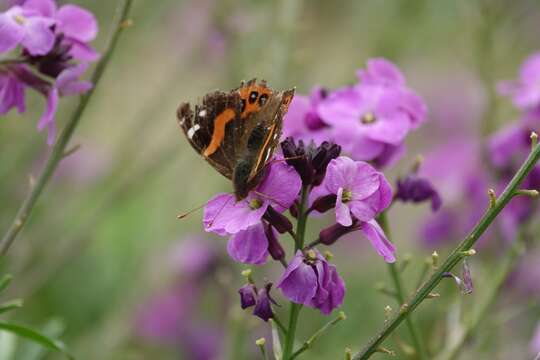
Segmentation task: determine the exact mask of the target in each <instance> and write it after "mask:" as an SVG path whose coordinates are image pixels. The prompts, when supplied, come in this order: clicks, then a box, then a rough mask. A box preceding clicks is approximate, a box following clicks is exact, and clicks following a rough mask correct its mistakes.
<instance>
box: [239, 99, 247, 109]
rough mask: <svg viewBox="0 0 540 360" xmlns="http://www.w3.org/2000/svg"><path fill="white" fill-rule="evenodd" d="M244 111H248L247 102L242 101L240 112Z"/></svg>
mask: <svg viewBox="0 0 540 360" xmlns="http://www.w3.org/2000/svg"><path fill="white" fill-rule="evenodd" d="M244 110H246V100H245V99H242V100H241V105H240V112H244Z"/></svg>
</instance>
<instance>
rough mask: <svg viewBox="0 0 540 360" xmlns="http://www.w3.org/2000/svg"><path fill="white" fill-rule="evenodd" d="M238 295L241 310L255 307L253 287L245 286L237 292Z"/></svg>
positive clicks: (251, 285)
mask: <svg viewBox="0 0 540 360" xmlns="http://www.w3.org/2000/svg"><path fill="white" fill-rule="evenodd" d="M238 293H239V294H240V306H241V307H242V309H247V308H248V307H251V306H253V305H255V303H256V300H255V285H253V284H246V285H244V286H242V287H241V288H240V290H238Z"/></svg>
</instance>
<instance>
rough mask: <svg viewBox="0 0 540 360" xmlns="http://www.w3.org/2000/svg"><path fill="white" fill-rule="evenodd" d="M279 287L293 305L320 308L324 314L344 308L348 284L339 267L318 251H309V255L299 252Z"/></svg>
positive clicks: (282, 277)
mask: <svg viewBox="0 0 540 360" xmlns="http://www.w3.org/2000/svg"><path fill="white" fill-rule="evenodd" d="M277 287H278V288H280V289H281V291H282V292H283V295H284V296H285V297H286V298H288V299H289V300H291V301H292V302H295V303H297V304H304V305H306V306H309V307H313V308H317V309H319V310H320V311H321V312H322V313H323V314H330V313H331V312H332V310H333V309H335V308H337V307H338V306H340V305H341V304H342V303H343V298H344V296H345V283H344V282H343V280H342V279H341V277H340V276H339V275H338V273H337V270H336V267H335V266H334V265H332V264H330V263H328V261H327V260H326V259H325V258H324V257H323V256H322V255H321V254H320V253H319V252H318V251H317V250H308V251H307V253H306V254H305V255H304V254H303V253H302V252H301V251H300V250H299V251H298V252H297V253H296V255H295V257H294V258H293V260H292V261H291V262H290V264H289V266H288V267H287V269H286V271H285V273H284V274H283V275H282V276H281V279H280V280H279V283H278V285H277Z"/></svg>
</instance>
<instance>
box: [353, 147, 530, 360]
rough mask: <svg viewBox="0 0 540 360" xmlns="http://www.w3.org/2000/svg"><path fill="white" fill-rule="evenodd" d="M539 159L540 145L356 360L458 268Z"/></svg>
mask: <svg viewBox="0 0 540 360" xmlns="http://www.w3.org/2000/svg"><path fill="white" fill-rule="evenodd" d="M539 158H540V145H536V146H535V147H534V149H533V150H532V151H531V153H530V154H529V156H528V157H527V159H526V160H525V162H524V163H523V165H522V166H521V167H520V168H519V170H518V172H517V173H516V174H515V175H514V177H513V178H512V180H511V181H510V183H509V184H508V185H507V186H506V188H505V190H504V191H503V193H502V194H501V196H500V197H499V198H498V199H497V201H495V204H494V205H493V206H491V207H489V209H488V210H487V211H486V212H485V213H484V215H483V216H482V218H481V219H480V220H479V222H478V223H477V224H476V226H475V227H474V229H473V230H472V231H471V233H470V234H469V236H467V237H466V238H465V239H464V240H463V241H462V242H461V243H460V244H459V245H458V246H457V247H456V248H455V249H454V251H452V253H451V254H450V255H449V256H448V257H447V258H446V260H445V261H444V263H443V264H442V265H441V266H440V268H439V269H438V270H437V271H436V272H434V273H433V275H431V277H430V278H429V279H428V280H427V282H426V283H424V285H423V286H422V287H420V288H419V289H418V290H417V291H416V293H415V294H414V296H413V297H412V299H411V300H410V301H409V302H408V303H405V304H404V305H403V306H402V307H401V311H400V312H399V313H398V314H397V315H396V316H395V317H394V318H393V319H392V320H390V321H388V322H387V323H386V324H385V326H384V328H383V329H382V330H381V331H380V332H379V333H378V334H377V335H376V336H375V337H374V338H373V339H371V341H370V342H369V343H368V345H367V346H366V347H365V348H364V349H363V350H362V351H361V352H359V353H358V354H356V355H355V356H354V359H355V360H365V359H369V358H370V357H371V355H373V353H375V352H376V351H377V349H378V348H379V347H380V345H381V344H382V342H383V341H384V340H385V339H386V338H387V337H388V336H389V335H390V334H391V333H392V332H393V331H394V330H395V329H396V328H397V327H398V326H399V325H400V324H401V322H403V321H404V320H405V319H406V318H407V317H408V316H409V314H411V313H412V312H413V311H414V310H415V309H416V308H417V307H418V306H419V305H420V304H421V303H422V301H424V300H425V299H426V298H427V297H428V295H429V293H430V292H431V291H432V290H433V289H434V288H435V287H436V286H437V285H438V284H439V282H440V281H441V279H442V274H443V273H445V272H447V271H451V270H452V268H453V267H454V266H455V265H456V264H458V263H459V262H460V261H461V259H462V258H463V251H467V250H470V249H471V248H472V246H473V245H474V244H475V243H476V241H477V240H478V239H479V238H480V236H481V235H482V234H483V233H484V232H485V231H486V229H487V228H488V227H489V226H490V225H491V223H492V222H493V220H495V218H496V217H497V215H499V213H500V212H501V211H502V210H503V209H504V207H505V206H506V205H507V204H508V202H509V201H510V200H511V199H512V198H513V197H514V195H515V193H516V190H518V187H519V185H520V184H521V182H522V181H523V180H524V179H525V177H526V176H527V175H528V174H529V172H530V171H531V170H532V168H533V167H534V166H535V165H536V163H537V162H538V159H539Z"/></svg>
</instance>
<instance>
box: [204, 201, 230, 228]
mask: <svg viewBox="0 0 540 360" xmlns="http://www.w3.org/2000/svg"><path fill="white" fill-rule="evenodd" d="M231 199H232V197H230V198H228V199H227V201H225V203H224V204H223V205H222V206H221V208H220V209H219V211H218V212H217V214H216V215H215V216H214V218H213V219H212V220H211V221H210V222H209V223H208V226H212V225H213V224H214V221H216V219H217V217H218V216H219V214H221V212H222V211H223V209H225V206H227V204H228V203H229V201H231Z"/></svg>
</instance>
